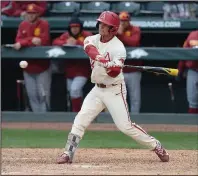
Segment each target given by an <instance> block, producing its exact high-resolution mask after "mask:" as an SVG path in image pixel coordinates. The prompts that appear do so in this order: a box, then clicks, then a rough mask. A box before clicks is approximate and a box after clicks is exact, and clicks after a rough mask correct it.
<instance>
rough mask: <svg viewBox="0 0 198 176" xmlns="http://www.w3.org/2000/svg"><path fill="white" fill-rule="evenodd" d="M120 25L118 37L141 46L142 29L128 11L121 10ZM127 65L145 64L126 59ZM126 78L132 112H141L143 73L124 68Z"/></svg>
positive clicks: (134, 45) (129, 43) (135, 45)
mask: <svg viewBox="0 0 198 176" xmlns="http://www.w3.org/2000/svg"><path fill="white" fill-rule="evenodd" d="M119 18H120V27H119V29H118V33H117V37H118V39H120V40H121V41H122V43H123V44H124V45H125V46H130V47H138V46H140V40H141V30H140V28H139V27H138V26H134V25H131V24H130V19H131V17H130V14H129V13H128V12H125V11H124V12H120V14H119ZM125 64H127V65H138V66H140V65H143V62H142V61H140V60H126V62H125ZM123 73H124V78H125V82H126V86H127V89H128V93H129V98H130V110H131V113H139V112H140V105H141V87H140V82H141V77H142V73H141V72H140V71H138V70H137V69H135V68H129V67H128V68H127V67H125V68H123Z"/></svg>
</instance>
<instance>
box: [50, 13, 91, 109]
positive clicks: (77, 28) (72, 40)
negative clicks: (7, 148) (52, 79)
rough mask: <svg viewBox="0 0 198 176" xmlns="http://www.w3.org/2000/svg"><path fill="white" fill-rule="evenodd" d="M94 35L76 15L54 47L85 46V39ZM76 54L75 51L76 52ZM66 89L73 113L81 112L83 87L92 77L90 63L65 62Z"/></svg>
mask: <svg viewBox="0 0 198 176" xmlns="http://www.w3.org/2000/svg"><path fill="white" fill-rule="evenodd" d="M91 35H93V34H92V33H91V32H88V31H85V30H84V29H83V25H82V22H81V21H80V19H79V18H78V17H77V16H76V15H74V16H73V17H72V18H71V20H70V22H69V25H68V31H67V32H65V33H63V34H62V35H61V36H60V37H58V38H56V39H54V41H53V45H58V46H64V45H79V46H83V42H84V39H85V38H86V37H87V36H91ZM74 52H75V50H74ZM64 72H65V78H66V87H67V90H68V92H69V93H70V98H71V104H72V111H73V112H78V111H80V108H81V105H82V101H83V87H84V85H85V84H86V82H87V80H88V77H89V75H90V62H89V60H88V59H87V60H83V59H67V60H66V61H65V68H64Z"/></svg>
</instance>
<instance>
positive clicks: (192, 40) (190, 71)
mask: <svg viewBox="0 0 198 176" xmlns="http://www.w3.org/2000/svg"><path fill="white" fill-rule="evenodd" d="M183 47H184V48H198V30H196V31H192V32H191V33H190V34H189V35H188V37H187V39H186V41H185V42H184V46H183ZM178 70H179V74H178V75H179V76H178V77H177V80H180V79H181V78H182V77H183V74H184V72H185V71H186V72H187V74H186V90H187V100H188V104H189V108H188V112H189V113H195V114H198V61H197V60H194V61H191V60H186V61H180V62H179V64H178Z"/></svg>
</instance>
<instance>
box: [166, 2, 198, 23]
mask: <svg viewBox="0 0 198 176" xmlns="http://www.w3.org/2000/svg"><path fill="white" fill-rule="evenodd" d="M163 10H164V19H165V20H168V19H173V20H177V19H195V18H196V11H197V5H196V3H193V2H186V3H184V2H168V3H165V4H164V6H163Z"/></svg>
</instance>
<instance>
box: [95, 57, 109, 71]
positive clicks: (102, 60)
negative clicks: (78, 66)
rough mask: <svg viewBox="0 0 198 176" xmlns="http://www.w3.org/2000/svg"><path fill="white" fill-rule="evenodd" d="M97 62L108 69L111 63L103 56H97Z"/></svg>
mask: <svg viewBox="0 0 198 176" xmlns="http://www.w3.org/2000/svg"><path fill="white" fill-rule="evenodd" d="M95 60H96V61H98V62H99V65H100V66H102V67H104V68H107V66H108V63H109V61H108V60H107V59H105V58H104V57H103V56H101V55H97V56H96V59H95Z"/></svg>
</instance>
